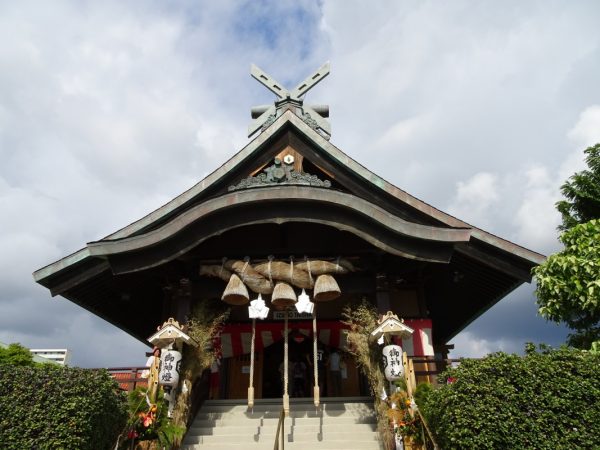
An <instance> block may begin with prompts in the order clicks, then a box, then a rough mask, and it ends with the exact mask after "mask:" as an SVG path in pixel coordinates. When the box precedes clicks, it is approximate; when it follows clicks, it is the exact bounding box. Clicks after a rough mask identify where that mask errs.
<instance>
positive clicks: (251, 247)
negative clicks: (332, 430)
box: [34, 65, 544, 399]
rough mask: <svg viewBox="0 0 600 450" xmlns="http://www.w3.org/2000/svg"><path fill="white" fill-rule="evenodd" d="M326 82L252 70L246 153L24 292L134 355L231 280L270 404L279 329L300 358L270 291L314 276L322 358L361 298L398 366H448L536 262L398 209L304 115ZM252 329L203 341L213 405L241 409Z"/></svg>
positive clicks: (414, 205) (301, 331)
mask: <svg viewBox="0 0 600 450" xmlns="http://www.w3.org/2000/svg"><path fill="white" fill-rule="evenodd" d="M328 72H329V67H328V65H325V66H323V67H322V68H321V69H319V71H317V72H316V73H315V74H314V75H313V76H311V77H309V78H308V79H307V80H305V81H304V82H303V83H300V85H299V86H298V87H297V88H295V89H294V90H287V89H285V88H284V87H283V86H282V85H280V84H279V83H277V82H276V81H275V80H273V79H272V78H271V77H270V76H268V75H267V74H265V73H264V72H262V71H261V70H260V69H258V68H257V67H253V68H252V75H253V76H254V77H255V78H256V79H257V80H258V81H259V82H261V83H262V84H263V85H265V86H266V87H267V88H268V89H269V90H271V91H272V92H273V93H275V95H276V96H277V101H276V102H275V103H274V104H272V105H266V106H261V107H257V108H254V109H253V112H252V116H253V119H254V121H253V122H252V124H251V126H250V130H249V132H250V134H251V135H255V137H254V138H253V139H252V140H251V141H250V142H249V143H248V144H247V145H246V146H244V147H243V148H242V149H240V150H239V151H237V153H235V154H234V155H233V156H232V157H231V158H230V159H229V160H228V161H226V162H225V163H224V164H223V165H222V166H221V167H219V168H218V169H217V170H215V171H214V172H213V173H211V174H210V175H208V176H207V177H206V178H204V179H203V180H201V181H199V182H198V183H197V184H196V185H194V186H192V187H191V188H190V189H189V190H187V191H185V192H184V193H182V194H181V195H179V196H177V197H176V198H174V199H172V200H171V201H169V202H168V203H167V204H165V205H164V206H162V207H160V208H158V209H157V210H155V211H152V212H150V213H149V214H148V215H146V216H145V217H142V218H140V219H139V220H137V221H136V222H134V223H132V224H129V225H127V226H125V227H124V228H122V229H120V230H117V231H115V232H114V233H112V234H110V235H109V236H106V237H105V238H103V239H100V240H98V241H94V242H89V243H87V244H85V246H83V248H81V250H78V251H77V252H75V253H73V254H71V255H67V256H65V257H64V258H62V259H60V260H58V261H56V262H53V263H52V264H49V265H48V266H46V267H43V268H41V269H39V270H38V271H36V272H35V273H34V278H35V281H36V282H38V283H40V284H41V285H43V286H45V287H47V288H48V289H49V290H50V292H51V294H52V296H57V295H60V296H62V297H64V298H66V299H68V300H70V301H72V302H74V303H76V304H77V305H79V306H81V307H82V308H85V309H86V310H88V311H90V312H91V313H93V314H95V315H97V316H99V317H101V318H103V319H105V320H106V321H108V322H110V323H111V324H113V325H114V326H116V327H118V328H120V329H122V330H123V331H125V332H127V333H129V334H130V335H131V336H133V337H135V338H137V339H139V340H140V341H142V342H144V343H147V341H146V339H147V338H148V336H150V335H151V334H152V333H154V332H155V331H156V327H157V325H160V324H162V323H163V322H164V321H166V320H167V319H168V318H170V317H172V318H175V319H176V320H178V321H179V322H180V323H182V324H184V323H185V322H186V320H187V317H189V315H190V314H191V312H192V311H193V309H194V307H195V305H197V304H199V303H201V302H209V303H211V304H220V303H222V302H223V300H222V298H224V297H225V291H226V289H227V287H228V283H230V282H231V280H232V277H233V275H237V276H238V277H239V280H240V281H241V282H242V283H243V284H244V285H245V286H246V287H247V289H248V291H249V296H250V300H252V299H254V298H256V297H257V295H258V294H259V293H260V294H261V295H262V298H263V299H265V300H266V304H267V306H271V311H270V312H269V314H268V316H267V317H265V318H264V320H257V321H256V339H255V343H254V346H255V358H256V363H255V364H256V365H255V373H254V385H255V388H256V393H255V396H256V398H257V399H260V398H275V397H278V396H280V395H281V388H280V386H279V382H280V374H279V371H278V367H279V366H280V364H281V361H282V357H283V356H282V355H283V350H282V346H283V334H284V333H283V327H284V321H285V317H287V318H288V321H289V325H288V326H289V330H290V335H289V336H290V340H289V346H290V348H289V351H290V358H291V357H292V355H295V357H303V356H306V355H310V354H311V352H312V343H311V340H312V337H313V333H314V332H313V324H312V317H313V314H312V313H310V312H298V311H296V310H295V309H294V308H285V307H284V308H276V307H274V306H275V305H270V300H271V296H272V295H273V294H272V292H273V289H274V288H275V285H276V284H277V283H279V282H281V283H284V284H286V285H287V286H291V288H292V290H293V291H294V295H296V296H298V295H300V294H301V292H302V289H304V290H305V292H306V293H307V294H308V295H309V297H310V298H311V299H312V298H313V297H314V296H315V292H314V289H316V288H315V283H316V280H317V279H318V277H319V274H324V273H327V274H328V275H330V276H331V277H332V278H333V282H334V283H337V285H338V286H339V297H338V298H336V299H334V300H331V301H324V302H319V303H317V306H316V308H315V314H316V328H317V338H318V341H319V345H320V346H322V348H324V349H326V351H327V352H331V351H333V350H334V349H341V350H342V351H343V350H344V349H345V344H346V335H345V332H344V330H345V327H344V325H343V324H342V322H341V314H342V310H343V308H344V307H345V306H347V305H353V304H356V303H357V302H361V301H367V302H369V303H371V304H372V305H373V306H374V307H375V308H377V310H378V311H379V313H381V314H382V315H383V314H385V313H387V312H388V311H391V312H393V313H394V314H395V315H396V316H398V317H399V318H401V319H403V320H404V324H405V325H406V326H408V327H410V328H411V329H412V330H413V331H414V332H413V333H412V335H411V336H410V337H406V338H404V339H403V341H402V347H403V349H404V350H405V351H406V352H407V353H408V355H409V356H415V357H428V358H430V359H432V360H434V359H436V358H438V359H443V358H445V357H447V353H448V345H449V343H450V342H451V340H452V338H453V337H455V336H456V335H457V334H458V333H459V332H460V331H461V330H463V329H464V328H465V327H466V326H467V325H469V324H470V323H471V322H472V321H474V320H475V319H477V318H478V317H479V316H480V315H481V314H483V313H484V312H485V311H487V310H488V309H489V308H491V307H492V306H493V305H494V304H496V303H497V302H498V301H500V300H501V299H502V298H504V297H505V296H506V295H507V294H509V293H510V292H511V291H513V290H514V289H516V288H517V287H519V286H520V285H521V284H522V283H525V282H530V281H531V269H532V267H534V266H536V265H537V264H540V263H541V262H542V261H543V260H544V257H543V256H542V255H541V254H538V253H535V252H533V251H531V250H528V249H526V248H524V247H521V246H519V245H516V244H514V243H512V242H509V241H508V240H505V239H502V238H501V237H498V236H495V235H493V234H490V233H488V232H486V231H484V230H482V229H480V228H477V227H475V226H473V225H470V224H468V223H466V222H464V221H462V220H460V218H456V217H453V216H451V215H449V214H446V213H444V212H443V211H440V210H438V209H436V208H435V207H434V206H431V205H429V204H427V203H425V202H424V201H422V200H419V199H417V198H415V197H413V196H412V195H410V194H409V193H407V192H405V191H403V190H402V189H400V188H398V187H396V186H394V185H392V184H390V183H389V182H387V181H385V180H384V179H382V178H380V177H379V176H377V175H376V174H375V173H373V172H371V171H370V170H369V169H368V168H366V167H364V166H362V165H361V164H360V163H358V162H356V161H355V160H353V159H352V158H350V157H349V156H348V155H347V154H345V153H344V152H343V151H342V149H339V148H338V147H336V146H335V145H334V144H333V143H332V142H330V137H331V130H330V127H329V123H328V121H327V117H328V115H329V114H328V108H327V107H326V106H322V105H312V106H311V105H305V104H304V102H303V98H304V94H306V92H307V91H308V90H309V89H310V88H312V87H313V86H314V85H315V84H316V83H317V82H319V81H320V80H321V79H322V78H324V77H325V76H326V75H327V73H328ZM311 264H312V269H311ZM317 266H318V267H317ZM321 266H322V267H328V269H319V267H321ZM276 267H278V268H279V269H276ZM288 269H289V270H288ZM330 281H331V280H330ZM241 303H243V302H241ZM277 309H279V310H277ZM251 324H252V320H251V319H250V318H249V315H248V308H247V305H235V304H234V305H232V306H231V313H230V317H229V319H228V321H227V323H226V324H225V326H224V327H223V329H222V331H221V333H220V335H219V337H218V343H217V344H216V345H218V346H219V351H220V356H221V361H220V368H219V371H220V383H219V386H218V389H217V392H215V393H214V396H215V397H216V398H221V399H235V398H245V396H246V393H247V386H248V378H249V374H248V369H247V368H248V361H249V354H250V351H251V342H250V336H251ZM345 364H346V366H345V367H346V373H345V378H344V383H343V386H342V391H341V392H340V393H339V395H341V396H359V395H368V387H366V386H365V381H364V379H363V378H362V376H361V375H360V373H359V370H358V368H357V366H356V364H355V362H354V361H353V360H352V358H346V360H345ZM329 395H331V392H329Z"/></svg>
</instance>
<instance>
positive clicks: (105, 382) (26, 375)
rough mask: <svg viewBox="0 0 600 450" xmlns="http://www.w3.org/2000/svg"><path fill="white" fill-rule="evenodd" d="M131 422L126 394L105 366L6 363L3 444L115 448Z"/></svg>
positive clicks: (0, 379)
mask: <svg viewBox="0 0 600 450" xmlns="http://www.w3.org/2000/svg"><path fill="white" fill-rule="evenodd" d="M125 422H126V398H125V394H124V393H122V392H120V391H119V390H118V386H117V384H116V382H115V381H114V380H113V379H112V378H111V377H110V375H109V374H108V372H107V371H105V370H88V369H79V368H69V367H62V366H50V365H42V366H35V367H18V366H8V365H4V366H0V442H1V443H2V444H1V445H2V448H3V449H7V450H12V449H15V450H17V449H18V450H21V449H25V448H26V449H39V450H44V449H65V450H71V449H73V450H87V449H89V450H104V449H109V448H111V447H112V446H113V445H114V443H115V441H116V438H117V435H118V434H119V432H120V431H121V430H122V428H123V427H124V426H125Z"/></svg>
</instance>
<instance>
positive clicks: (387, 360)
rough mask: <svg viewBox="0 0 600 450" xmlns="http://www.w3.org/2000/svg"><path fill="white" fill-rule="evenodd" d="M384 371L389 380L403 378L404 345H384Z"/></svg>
mask: <svg viewBox="0 0 600 450" xmlns="http://www.w3.org/2000/svg"><path fill="white" fill-rule="evenodd" d="M383 371H384V373H385V378H386V379H387V380H388V381H395V380H399V379H400V378H402V374H403V373H404V366H403V365H402V347H400V346H399V345H386V346H385V347H383Z"/></svg>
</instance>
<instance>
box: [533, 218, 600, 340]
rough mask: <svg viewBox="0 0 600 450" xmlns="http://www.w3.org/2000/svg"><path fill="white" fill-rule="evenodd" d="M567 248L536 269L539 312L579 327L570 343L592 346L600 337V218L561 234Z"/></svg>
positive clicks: (557, 320)
mask: <svg viewBox="0 0 600 450" xmlns="http://www.w3.org/2000/svg"><path fill="white" fill-rule="evenodd" d="M560 240H561V242H562V243H563V244H564V246H565V248H564V250H563V251H561V252H559V253H556V254H554V255H552V256H550V257H548V259H547V260H546V262H544V263H543V264H541V265H540V266H538V267H535V268H534V269H533V274H534V275H535V277H536V279H537V288H536V296H537V304H538V306H539V313H540V314H541V315H542V316H543V317H545V318H546V319H548V320H551V321H554V322H564V323H566V325H567V326H568V327H569V328H571V329H572V330H574V331H575V333H572V334H571V335H569V341H568V343H569V345H572V346H574V347H578V348H585V349H589V348H590V347H591V345H592V343H593V342H594V341H597V340H600V326H599V323H600V220H590V221H589V222H586V223H582V224H578V225H575V226H574V227H572V228H571V229H570V230H568V231H565V232H564V233H563V234H562V235H561V236H560Z"/></svg>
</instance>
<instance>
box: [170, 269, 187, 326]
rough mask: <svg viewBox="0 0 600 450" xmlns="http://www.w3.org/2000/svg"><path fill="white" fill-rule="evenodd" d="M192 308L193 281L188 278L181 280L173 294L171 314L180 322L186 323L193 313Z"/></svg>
mask: <svg viewBox="0 0 600 450" xmlns="http://www.w3.org/2000/svg"><path fill="white" fill-rule="evenodd" d="M191 308H192V283H191V281H190V280H189V279H187V278H182V279H181V280H179V287H178V288H177V289H176V294H175V295H174V296H173V300H172V303H171V314H172V315H173V316H174V317H175V319H176V320H177V321H178V322H179V323H180V324H184V323H186V322H187V319H188V317H189V315H190V313H191Z"/></svg>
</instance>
